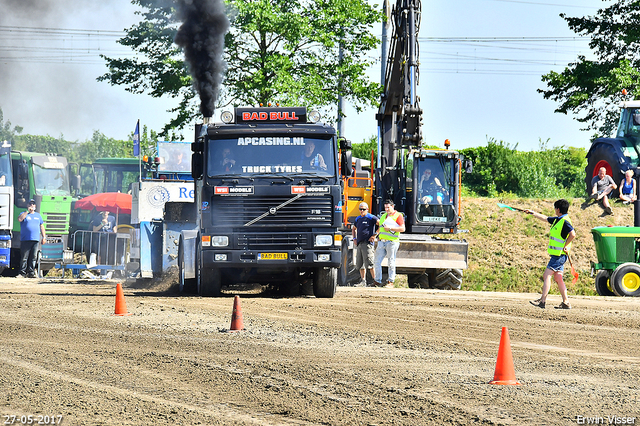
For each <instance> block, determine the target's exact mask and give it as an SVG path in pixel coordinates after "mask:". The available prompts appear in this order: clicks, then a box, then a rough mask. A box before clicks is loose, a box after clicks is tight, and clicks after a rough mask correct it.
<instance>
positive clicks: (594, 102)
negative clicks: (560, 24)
mask: <svg viewBox="0 0 640 426" xmlns="http://www.w3.org/2000/svg"><path fill="white" fill-rule="evenodd" d="M639 12H640V3H639V2H637V1H632V0H618V2H617V3H615V4H613V5H611V6H609V7H607V8H604V9H600V10H598V12H597V13H596V15H594V16H586V17H582V18H572V17H567V16H566V15H565V14H561V15H560V16H561V17H562V18H564V19H565V20H566V21H567V23H568V25H569V28H571V30H573V31H574V32H576V33H577V34H580V35H582V36H589V37H590V38H591V41H590V42H589V46H590V47H591V49H593V50H594V54H595V59H594V60H587V59H586V57H585V56H578V58H577V60H576V62H573V63H570V64H569V66H568V67H567V68H565V70H564V71H563V72H562V73H557V72H554V71H551V72H549V73H548V74H545V75H543V76H542V81H543V82H545V83H546V84H547V89H546V90H544V89H539V90H538V92H540V93H542V94H543V95H544V98H545V99H551V100H554V101H556V102H559V103H560V106H559V107H558V108H557V109H556V112H561V113H564V114H567V113H568V112H572V113H574V114H578V115H579V117H577V118H576V119H577V120H578V121H579V122H582V123H585V124H586V128H585V129H584V130H595V131H596V132H597V133H598V134H599V135H600V136H608V135H610V134H611V133H612V131H613V130H614V129H615V128H616V124H617V120H618V117H619V110H618V103H619V101H621V100H623V99H624V96H623V95H622V89H626V90H627V92H628V93H629V94H630V95H632V96H633V95H636V96H638V95H640V91H639V90H638V89H639V88H640V86H639V85H640V73H639V71H638V70H639V69H640V13H639Z"/></svg>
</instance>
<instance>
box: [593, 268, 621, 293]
mask: <svg viewBox="0 0 640 426" xmlns="http://www.w3.org/2000/svg"><path fill="white" fill-rule="evenodd" d="M610 277H611V273H610V272H609V271H608V270H606V269H601V270H599V271H598V273H597V274H596V292H598V294H599V295H600V296H615V295H616V294H615V293H614V292H613V290H611V280H610V279H609V278H610Z"/></svg>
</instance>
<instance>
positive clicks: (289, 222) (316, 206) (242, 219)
mask: <svg viewBox="0 0 640 426" xmlns="http://www.w3.org/2000/svg"><path fill="white" fill-rule="evenodd" d="M291 198H293V196H279V197H224V198H220V197H217V198H215V201H216V202H215V203H213V204H212V212H211V213H212V214H211V217H212V222H213V223H212V225H213V226H225V227H244V228H245V229H250V228H260V227H273V226H276V227H278V226H280V227H281V226H287V227H291V226H299V227H300V226H301V227H318V226H320V227H323V226H331V220H332V215H333V205H332V202H331V197H330V196H303V197H300V198H298V199H297V200H295V201H293V202H291V203H289V204H287V205H286V206H283V207H281V208H280V209H278V210H277V211H276V212H275V214H270V213H268V212H269V209H273V208H275V207H277V206H279V205H281V204H283V203H285V202H287V201H289V200H290V199H291ZM265 213H268V214H267V215H266V216H265V217H263V218H262V219H260V220H258V221H256V222H255V223H253V224H252V225H249V226H246V227H245V226H244V224H245V223H247V222H250V221H252V220H254V219H256V218H257V217H258V216H260V215H263V214H265Z"/></svg>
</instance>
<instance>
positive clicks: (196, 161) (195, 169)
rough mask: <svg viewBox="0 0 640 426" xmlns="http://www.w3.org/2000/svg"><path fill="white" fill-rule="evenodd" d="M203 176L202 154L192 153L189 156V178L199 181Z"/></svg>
mask: <svg viewBox="0 0 640 426" xmlns="http://www.w3.org/2000/svg"><path fill="white" fill-rule="evenodd" d="M202 174H203V164H202V154H201V153H193V155H192V156H191V177H193V178H194V179H201V178H202Z"/></svg>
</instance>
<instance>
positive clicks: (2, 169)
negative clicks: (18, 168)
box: [0, 153, 13, 186]
mask: <svg viewBox="0 0 640 426" xmlns="http://www.w3.org/2000/svg"><path fill="white" fill-rule="evenodd" d="M0 186H13V174H12V173H11V154H9V153H7V154H4V155H0Z"/></svg>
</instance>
